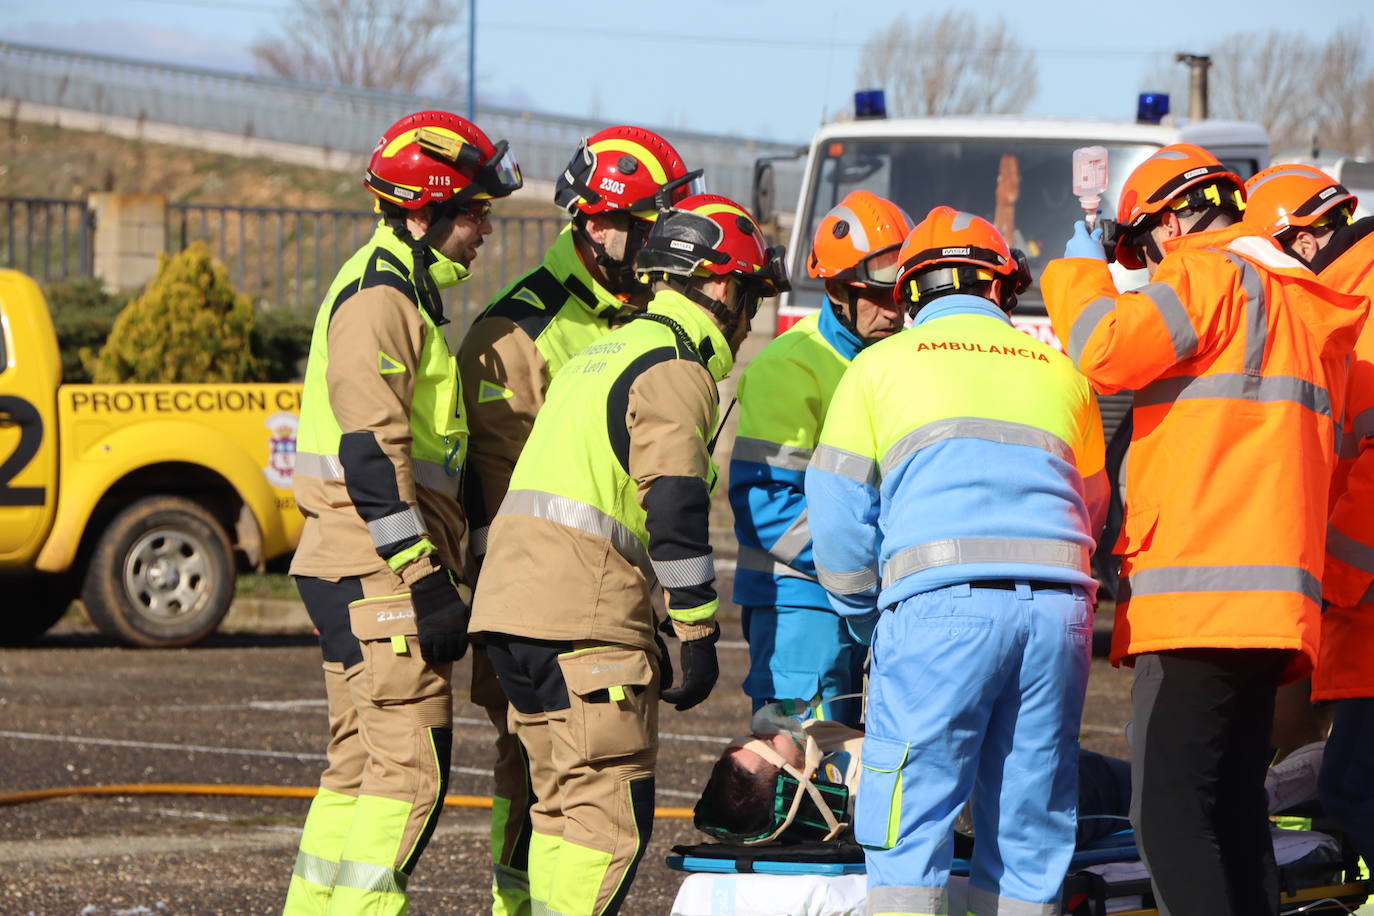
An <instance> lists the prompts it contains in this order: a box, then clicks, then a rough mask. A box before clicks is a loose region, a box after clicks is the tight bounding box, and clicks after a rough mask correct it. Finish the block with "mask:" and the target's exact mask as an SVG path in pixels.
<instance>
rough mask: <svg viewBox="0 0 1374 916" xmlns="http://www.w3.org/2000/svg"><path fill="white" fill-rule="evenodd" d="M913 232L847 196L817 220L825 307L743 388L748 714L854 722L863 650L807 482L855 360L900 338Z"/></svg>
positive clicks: (812, 266) (737, 500)
mask: <svg viewBox="0 0 1374 916" xmlns="http://www.w3.org/2000/svg"><path fill="white" fill-rule="evenodd" d="M913 225H914V224H913V223H912V221H911V217H909V216H907V214H906V213H905V212H904V211H903V210H902V208H901V207H899V206H897V205H896V204H895V203H893V202H892V201H890V200H884V199H883V198H881V197H878V196H877V195H875V194H873V193H871V192H869V191H851V192H850V193H849V194H847V195H845V198H844V199H843V200H841V201H840V203H839V204H838V205H836V206H835V207H834V208H833V209H831V210H830V212H828V213H827V214H825V216H824V217H822V218H821V221H820V224H819V225H818V226H817V227H816V233H815V238H814V240H813V241H812V245H811V251H810V253H809V254H808V256H807V259H806V268H807V273H809V274H810V275H811V276H812V277H817V278H821V279H823V280H824V282H825V302H824V303H822V305H821V308H820V309H819V311H818V312H816V313H815V314H813V315H808V316H807V317H806V318H803V319H802V320H801V321H799V322H797V323H796V324H795V325H793V326H792V327H791V328H789V329H788V330H787V331H786V332H785V333H783V334H782V335H781V336H779V337H778V338H777V339H776V340H774V341H773V342H772V343H770V344H768V346H766V347H764V348H763V351H762V352H761V353H759V355H758V356H756V357H754V359H753V361H751V362H750V364H749V366H748V368H746V369H745V370H744V374H743V376H741V378H740V381H739V393H738V398H739V407H740V414H739V429H738V433H737V435H736V436H735V446H734V452H733V453H732V455H731V458H730V506H731V508H732V509H733V510H734V515H735V536H736V538H737V539H738V540H739V556H738V559H737V563H736V568H735V594H734V597H735V603H736V604H738V605H739V606H740V607H741V609H742V610H741V614H740V623H741V625H742V628H743V630H744V637H745V639H746V640H747V641H748V643H749V674H748V675H747V677H746V678H745V681H744V692H745V693H747V694H748V695H749V697H750V699H751V701H752V703H753V707H754V710H755V711H757V710H758V709H760V708H761V707H763V706H764V705H766V704H768V703H772V702H774V701H775V700H787V699H792V698H795V697H801V698H803V699H806V700H808V701H810V700H813V699H817V698H819V699H820V700H823V701H825V702H823V703H821V704H820V705H819V706H818V707H817V713H818V715H820V716H822V717H823V718H827V719H838V720H840V721H843V722H845V723H846V724H849V725H854V726H857V725H858V724H859V721H860V710H861V706H862V704H861V703H860V702H859V699H858V697H857V694H860V693H861V692H862V691H863V666H864V660H865V658H866V657H867V655H868V648H867V647H866V646H864V645H863V644H862V643H861V642H859V641H858V640H857V639H855V638H854V636H853V634H851V633H850V632H849V630H848V628H847V627H846V626H845V623H844V620H843V619H842V618H841V617H839V616H838V615H837V614H836V613H835V612H834V611H833V610H832V609H831V607H830V603H829V601H828V600H827V599H826V595H825V589H824V588H822V587H821V585H820V583H818V582H817V581H816V567H815V563H814V562H813V560H812V556H811V534H810V527H809V525H808V522H807V512H806V495H805V493H804V492H803V482H804V474H805V472H806V464H807V462H808V461H809V460H810V458H811V453H812V451H813V450H814V449H815V447H816V443H817V441H818V439H819V437H820V432H821V426H822V424H823V423H824V422H825V414H826V411H827V410H828V409H829V407H830V399H831V398H832V397H833V396H834V394H835V386H836V385H838V384H839V382H840V377H841V376H842V375H843V374H844V372H845V370H846V369H847V368H848V367H849V363H850V360H852V359H853V358H854V357H855V356H857V355H858V354H859V352H860V351H861V350H863V349H864V348H865V347H866V346H868V345H869V344H872V343H874V342H876V341H879V340H882V339H884V338H887V337H890V336H891V335H892V334H895V333H896V332H897V331H900V330H901V329H902V311H901V307H900V305H899V304H898V303H897V302H896V301H895V299H894V297H893V295H892V290H893V285H894V284H895V283H896V280H897V253H898V250H899V249H900V248H901V247H902V242H904V241H906V237H907V236H908V235H910V234H911V230H912V227H913ZM840 697H844V699H834V702H831V700H832V698H840Z"/></svg>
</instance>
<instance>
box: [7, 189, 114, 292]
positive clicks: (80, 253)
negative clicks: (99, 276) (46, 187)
mask: <svg viewBox="0 0 1374 916" xmlns="http://www.w3.org/2000/svg"><path fill="white" fill-rule="evenodd" d="M94 229H95V223H94V220H93V218H92V214H91V211H90V209H89V208H88V207H87V206H86V202H85V201H82V200H58V199H54V198H45V197H3V198H0V265H2V266H4V267H11V268H14V269H15V270H20V271H23V272H24V273H26V274H28V275H29V276H31V277H33V278H34V279H36V280H39V281H42V282H44V283H48V282H51V281H54V280H67V279H74V278H76V277H89V276H90V275H91V270H92V266H93V264H94V260H93V248H92V244H91V241H92V235H93V231H94Z"/></svg>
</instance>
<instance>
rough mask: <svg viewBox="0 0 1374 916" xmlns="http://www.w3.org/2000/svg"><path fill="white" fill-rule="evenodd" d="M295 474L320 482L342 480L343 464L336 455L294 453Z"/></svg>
mask: <svg viewBox="0 0 1374 916" xmlns="http://www.w3.org/2000/svg"><path fill="white" fill-rule="evenodd" d="M295 473H297V474H301V475H304V476H306V477H318V478H319V479H320V480H342V479H343V475H344V473H343V463H342V462H340V461H339V456H338V455H316V454H314V453H312V452H296V470H295Z"/></svg>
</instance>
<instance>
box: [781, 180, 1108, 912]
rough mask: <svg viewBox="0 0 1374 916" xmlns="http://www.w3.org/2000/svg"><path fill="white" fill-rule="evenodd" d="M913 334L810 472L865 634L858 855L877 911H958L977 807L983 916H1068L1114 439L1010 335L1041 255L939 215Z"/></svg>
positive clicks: (851, 609)
mask: <svg viewBox="0 0 1374 916" xmlns="http://www.w3.org/2000/svg"><path fill="white" fill-rule="evenodd" d="M898 263H899V272H898V275H897V286H896V294H897V296H898V297H899V299H898V301H900V302H902V303H903V304H905V305H907V306H908V307H909V308H910V310H911V311H912V312H913V313H914V324H913V326H912V327H911V328H910V329H909V330H906V331H903V332H902V333H900V334H896V335H894V336H893V337H891V338H890V339H888V340H884V341H881V342H879V343H877V344H874V345H873V346H872V347H869V348H868V349H867V350H865V351H864V352H863V353H860V354H859V355H858V356H857V357H856V358H855V359H854V362H853V364H852V365H851V366H850V367H849V369H848V371H846V372H845V374H844V377H843V378H842V379H841V380H840V384H839V388H838V389H836V391H835V397H834V399H833V400H832V401H831V404H830V411H829V413H828V414H827V415H826V420H825V426H824V427H823V429H822V430H821V436H820V444H819V445H818V446H817V448H816V451H815V454H814V455H812V458H811V464H810V467H808V468H807V471H806V499H807V505H808V506H809V508H810V512H811V519H812V534H813V537H814V538H815V554H816V571H817V573H818V574H819V578H820V581H821V584H822V585H824V586H825V588H826V590H827V591H829V592H830V594H831V599H832V603H833V605H834V607H835V610H836V611H838V612H839V613H841V614H843V615H846V616H847V617H848V618H849V619H850V626H851V628H853V629H854V630H855V631H856V632H859V633H867V634H871V641H872V658H871V665H870V671H869V692H868V713H867V721H866V734H865V736H864V742H863V748H862V753H863V762H862V766H863V771H862V775H861V776H860V786H861V787H862V791H861V792H860V793H859V796H858V799H857V802H856V810H855V823H854V835H855V839H856V841H857V842H858V843H859V844H860V845H861V846H863V847H864V858H865V861H866V862H867V867H868V912H870V913H884V914H889V913H890V914H938V913H946V912H948V905H949V902H948V889H947V884H948V879H949V869H950V864H951V858H952V843H951V836H952V829H953V826H954V821H955V818H956V816H957V815H958V814H959V811H960V809H961V808H962V807H963V805H964V803H965V802H966V801H967V800H968V799H969V797H970V794H971V795H972V799H973V802H972V810H973V822H974V826H975V828H976V832H977V835H978V843H977V845H976V847H975V850H974V854H973V859H972V868H971V872H970V879H969V880H970V889H969V910H970V912H974V913H1007V912H1015V913H1054V912H1058V901H1059V898H1060V895H1061V893H1062V885H1063V879H1064V875H1065V872H1066V871H1067V869H1068V865H1069V859H1070V857H1071V856H1072V855H1073V849H1074V828H1075V821H1074V810H1075V803H1076V786H1075V783H1076V772H1077V762H1078V729H1079V720H1080V718H1081V715H1082V711H1083V701H1084V696H1085V694H1086V690H1087V679H1088V667H1089V662H1090V651H1091V645H1090V643H1091V637H1092V606H1093V601H1094V596H1095V590H1096V582H1095V581H1094V579H1093V576H1092V571H1091V567H1090V565H1089V564H1090V557H1091V556H1092V552H1093V546H1094V543H1095V540H1096V537H1097V534H1098V532H1099V531H1100V530H1101V525H1102V520H1103V518H1104V517H1105V512H1106V506H1107V482H1106V474H1105V472H1104V470H1103V458H1104V448H1103V442H1102V422H1101V419H1100V418H1099V416H1098V411H1097V403H1096V401H1095V400H1094V398H1093V395H1092V391H1091V389H1090V388H1089V386H1088V382H1087V380H1086V379H1084V378H1083V377H1082V376H1081V375H1079V374H1078V373H1077V372H1076V371H1074V369H1073V366H1072V365H1071V364H1070V362H1069V360H1068V359H1066V358H1065V357H1064V356H1063V355H1062V354H1060V353H1057V352H1056V351H1054V350H1053V349H1051V348H1050V347H1048V346H1046V345H1044V344H1042V343H1040V342H1039V341H1036V340H1034V339H1032V338H1030V337H1027V336H1026V335H1025V334H1022V333H1021V332H1020V331H1018V330H1016V328H1014V327H1013V326H1012V324H1011V320H1010V318H1009V317H1008V313H1009V312H1010V311H1011V309H1012V308H1013V307H1015V304H1016V296H1017V294H1018V293H1020V292H1023V291H1024V290H1025V289H1026V288H1027V287H1028V286H1029V283H1030V270H1029V267H1028V265H1027V263H1026V259H1025V256H1024V255H1023V254H1022V253H1021V252H1019V251H1014V250H1012V249H1009V248H1008V247H1007V243H1006V242H1005V241H1004V240H1003V238H1002V236H1001V235H1000V234H999V233H998V231H997V230H996V229H995V228H993V226H992V224H991V223H989V222H987V221H986V220H984V219H982V218H980V217H977V216H973V215H971V214H969V213H963V212H960V211H957V210H954V209H952V208H950V207H936V208H935V209H934V210H932V211H931V212H930V213H929V215H927V216H926V218H925V219H924V220H923V221H922V222H921V223H920V224H919V225H917V226H916V228H915V230H914V231H913V232H912V233H911V236H910V237H909V238H908V239H907V240H906V241H905V242H904V243H903V245H902V247H901V250H900V252H899V257H898Z"/></svg>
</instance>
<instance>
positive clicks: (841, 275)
mask: <svg viewBox="0 0 1374 916" xmlns="http://www.w3.org/2000/svg"><path fill="white" fill-rule="evenodd" d="M913 228H915V224H914V222H913V221H912V219H911V217H910V216H908V215H907V213H906V211H905V210H903V209H902V208H901V207H899V206H897V205H896V204H894V203H893V202H892V201H890V200H886V199H884V198H882V197H879V196H878V195H876V194H873V193H872V192H870V191H850V192H849V193H848V194H846V195H845V197H844V200H842V201H840V203H839V204H838V205H837V206H835V207H833V208H832V209H831V210H830V212H829V213H827V214H825V216H823V217H821V222H820V225H818V226H817V227H816V235H815V238H814V239H813V240H812V242H811V254H810V255H809V256H808V257H807V259H806V273H807V275H808V276H811V277H817V278H820V279H824V280H838V281H839V282H841V283H844V284H846V285H848V286H859V287H869V286H875V287H879V288H883V289H890V288H891V287H892V286H893V284H894V283H896V281H897V264H898V261H897V258H896V257H895V255H896V254H897V252H898V251H899V250H900V249H901V247H902V242H904V241H906V238H907V236H908V235H910V234H911V230H912V229H913ZM889 252H890V253H891V255H892V256H889V257H882V256H883V255H887V254H888V253H889Z"/></svg>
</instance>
